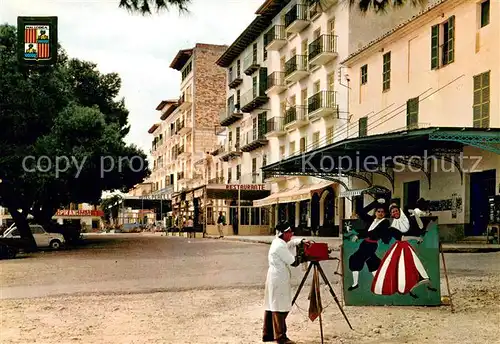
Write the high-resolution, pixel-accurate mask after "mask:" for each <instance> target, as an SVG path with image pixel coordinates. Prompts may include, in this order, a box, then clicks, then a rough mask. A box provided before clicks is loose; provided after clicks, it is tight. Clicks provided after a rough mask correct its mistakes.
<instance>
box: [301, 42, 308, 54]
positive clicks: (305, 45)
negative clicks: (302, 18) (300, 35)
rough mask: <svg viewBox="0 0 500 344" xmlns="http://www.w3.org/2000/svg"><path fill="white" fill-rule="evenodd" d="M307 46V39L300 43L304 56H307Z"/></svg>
mask: <svg viewBox="0 0 500 344" xmlns="http://www.w3.org/2000/svg"><path fill="white" fill-rule="evenodd" d="M307 44H308V41H307V38H306V39H304V40H303V41H302V49H301V50H302V55H306V56H307V55H308V53H307Z"/></svg>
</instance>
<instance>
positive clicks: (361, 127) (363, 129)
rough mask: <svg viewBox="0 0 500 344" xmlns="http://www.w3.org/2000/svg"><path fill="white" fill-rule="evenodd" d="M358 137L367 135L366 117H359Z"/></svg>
mask: <svg viewBox="0 0 500 344" xmlns="http://www.w3.org/2000/svg"><path fill="white" fill-rule="evenodd" d="M358 133H359V137H363V136H366V135H368V117H367V116H365V117H361V118H360V119H359V121H358Z"/></svg>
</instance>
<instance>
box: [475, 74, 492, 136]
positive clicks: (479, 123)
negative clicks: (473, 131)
mask: <svg viewBox="0 0 500 344" xmlns="http://www.w3.org/2000/svg"><path fill="white" fill-rule="evenodd" d="M472 108H473V126H474V128H488V127H489V126H490V72H489V71H488V72H486V73H482V74H479V75H476V76H474V103H473V106H472Z"/></svg>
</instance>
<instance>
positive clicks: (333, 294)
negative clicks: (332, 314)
mask: <svg viewBox="0 0 500 344" xmlns="http://www.w3.org/2000/svg"><path fill="white" fill-rule="evenodd" d="M318 271H319V273H320V274H321V277H323V281H325V283H326V285H327V286H328V288H329V289H330V294H332V297H333V299H334V300H335V302H336V303H337V306H339V309H340V312H341V313H342V315H343V316H344V318H345V321H347V325H349V327H350V328H351V330H353V328H352V326H351V323H350V322H349V319H347V315H346V314H345V312H344V309H343V308H342V306H341V304H340V302H339V299H338V298H337V295H335V291H334V290H333V288H332V285H331V284H330V281H328V278H327V277H326V275H325V272H324V271H323V269H322V268H321V265H319V263H318Z"/></svg>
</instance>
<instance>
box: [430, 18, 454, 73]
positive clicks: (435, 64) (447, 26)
mask: <svg viewBox="0 0 500 344" xmlns="http://www.w3.org/2000/svg"><path fill="white" fill-rule="evenodd" d="M454 60H455V16H451V17H450V18H448V20H447V21H445V22H444V23H442V24H438V25H434V26H433V27H432V28H431V69H437V68H439V67H440V65H439V63H441V66H446V65H447V64H450V63H452V62H453V61H454Z"/></svg>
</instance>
